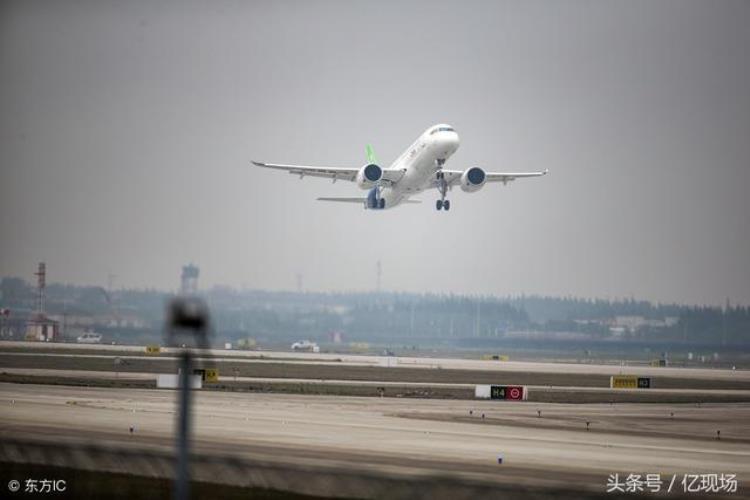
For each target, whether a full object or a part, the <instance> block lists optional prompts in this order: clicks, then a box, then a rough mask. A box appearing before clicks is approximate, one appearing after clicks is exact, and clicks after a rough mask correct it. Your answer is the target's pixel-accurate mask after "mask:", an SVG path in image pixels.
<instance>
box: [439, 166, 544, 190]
mask: <svg viewBox="0 0 750 500" xmlns="http://www.w3.org/2000/svg"><path fill="white" fill-rule="evenodd" d="M442 172H443V176H444V177H445V180H446V181H447V182H448V185H449V186H455V185H456V184H458V183H459V182H460V181H461V176H462V175H463V173H464V171H463V170H446V169H443V170H442ZM548 172H549V170H543V171H541V172H486V176H487V180H486V181H485V182H502V183H503V184H507V183H508V182H510V181H514V180H516V179H522V178H524V177H539V176H542V175H547V173H548ZM432 185H433V187H434V186H437V181H436V180H433V181H432Z"/></svg>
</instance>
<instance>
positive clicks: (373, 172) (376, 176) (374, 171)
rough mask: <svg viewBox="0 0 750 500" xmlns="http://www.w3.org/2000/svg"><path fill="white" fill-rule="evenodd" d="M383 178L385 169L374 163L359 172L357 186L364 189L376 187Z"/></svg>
mask: <svg viewBox="0 0 750 500" xmlns="http://www.w3.org/2000/svg"><path fill="white" fill-rule="evenodd" d="M382 177H383V169H382V168H380V167H379V166H378V165H375V164H374V163H370V164H368V165H365V166H364V167H362V168H360V169H359V172H357V185H358V186H359V187H361V188H362V189H369V188H371V187H373V186H375V185H376V184H377V183H378V181H380V179H381V178H382Z"/></svg>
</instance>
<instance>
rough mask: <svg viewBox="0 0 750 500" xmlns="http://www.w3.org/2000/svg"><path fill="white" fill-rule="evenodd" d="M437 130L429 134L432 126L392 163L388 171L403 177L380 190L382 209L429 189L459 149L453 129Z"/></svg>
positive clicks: (442, 126) (391, 206)
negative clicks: (383, 202) (397, 172)
mask: <svg viewBox="0 0 750 500" xmlns="http://www.w3.org/2000/svg"><path fill="white" fill-rule="evenodd" d="M437 127H438V128H437V131H434V132H432V133H430V132H431V131H433V130H436V129H435V127H430V128H429V129H427V131H425V133H423V134H422V135H421V136H419V138H418V139H417V140H416V141H414V144H412V145H411V146H409V149H407V150H406V151H404V153H403V154H402V155H401V156H399V157H398V159H397V160H396V161H394V162H393V164H391V166H390V169H393V170H401V171H403V172H404V175H403V177H401V178H400V179H399V180H398V181H397V182H394V183H393V185H391V186H386V187H384V188H383V189H382V190H381V192H380V197H381V198H383V199H385V208H393V207H395V206H397V205H398V204H400V203H402V202H404V201H406V200H407V199H408V198H409V197H411V196H414V195H416V194H419V193H421V192H422V191H424V190H425V189H427V188H430V187H432V186H433V184H432V183H433V180H434V179H435V175H436V173H437V171H438V170H439V169H440V168H442V164H443V163H445V161H446V160H447V159H448V158H450V157H451V155H453V153H455V152H456V150H457V149H458V146H459V144H460V141H459V138H458V134H457V133H456V132H455V130H453V129H452V127H450V126H449V125H438V126H437ZM446 129H447V130H446Z"/></svg>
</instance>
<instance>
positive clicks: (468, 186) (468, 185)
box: [461, 167, 487, 193]
mask: <svg viewBox="0 0 750 500" xmlns="http://www.w3.org/2000/svg"><path fill="white" fill-rule="evenodd" d="M486 181H487V174H485V173H484V170H482V169H481V168H479V167H471V168H470V169H468V170H466V171H465V172H464V173H463V174H461V189H462V190H463V191H466V192H467V193H473V192H474V191H479V190H480V189H482V186H484V183H485V182H486Z"/></svg>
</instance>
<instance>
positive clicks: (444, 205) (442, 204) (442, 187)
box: [435, 160, 451, 212]
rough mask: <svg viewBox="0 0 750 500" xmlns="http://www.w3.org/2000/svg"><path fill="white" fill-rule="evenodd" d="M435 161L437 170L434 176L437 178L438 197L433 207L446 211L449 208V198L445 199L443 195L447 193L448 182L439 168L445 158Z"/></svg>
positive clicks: (441, 166)
mask: <svg viewBox="0 0 750 500" xmlns="http://www.w3.org/2000/svg"><path fill="white" fill-rule="evenodd" d="M436 163H437V167H438V171H437V172H436V173H435V176H436V179H437V189H438V191H439V192H440V199H439V200H437V202H436V203H435V208H436V209H437V210H445V211H446V212H447V211H448V210H450V209H451V202H450V200H446V199H445V195H446V194H447V193H448V182H447V181H446V180H445V174H444V173H443V171H442V170H440V169H441V168H443V163H445V160H442V161H441V160H437V162H436Z"/></svg>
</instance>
